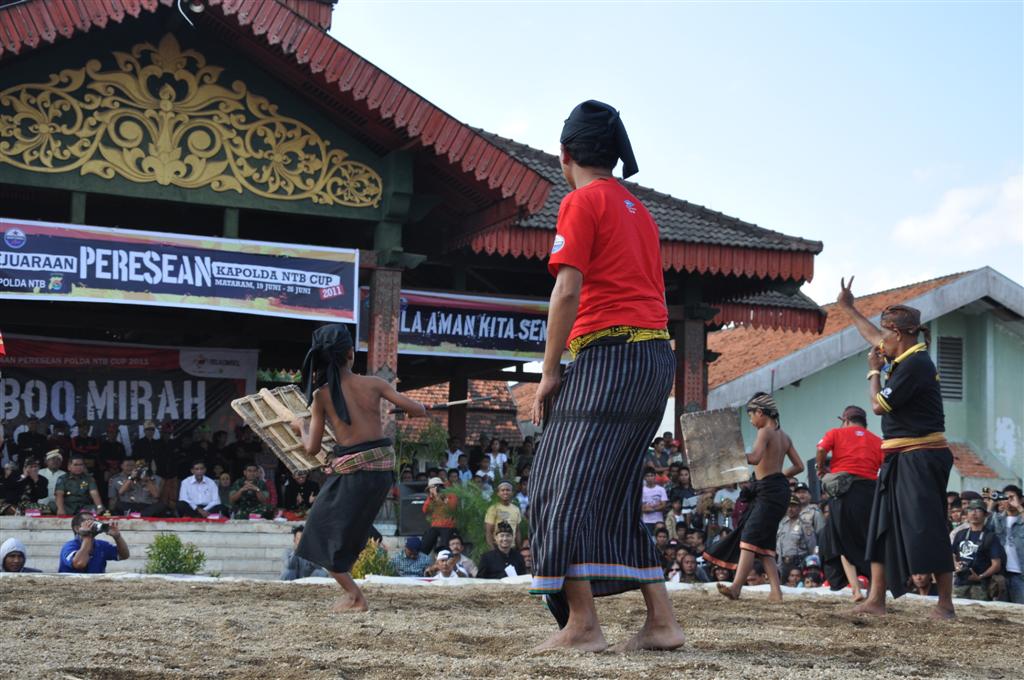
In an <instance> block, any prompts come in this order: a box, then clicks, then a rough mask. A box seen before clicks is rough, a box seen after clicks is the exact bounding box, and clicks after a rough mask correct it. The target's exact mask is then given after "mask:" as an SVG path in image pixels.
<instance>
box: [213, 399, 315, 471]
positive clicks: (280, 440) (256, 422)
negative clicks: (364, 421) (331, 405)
mask: <svg viewBox="0 0 1024 680" xmlns="http://www.w3.org/2000/svg"><path fill="white" fill-rule="evenodd" d="M231 408H233V409H234V410H235V413H237V414H238V415H240V416H241V417H242V420H244V421H245V424H246V425H248V426H249V427H251V428H252V431H253V432H255V433H256V434H257V435H258V436H259V438H260V439H262V440H263V443H264V444H266V445H267V448H269V449H270V450H271V451H273V452H274V455H275V456H277V457H278V458H279V459H280V460H281V462H283V463H284V464H285V465H286V466H288V469H289V470H290V471H291V473H292V474H293V475H294V474H298V473H300V472H303V473H308V472H309V471H311V470H316V469H318V468H321V467H323V466H324V465H326V464H327V459H328V456H329V455H330V454H331V452H332V450H333V449H334V444H335V441H334V432H332V431H331V426H330V424H327V423H325V424H324V436H323V438H322V440H321V448H320V452H319V453H317V454H316V455H315V456H311V455H309V454H308V453H306V448H305V447H304V446H303V445H302V440H301V439H300V438H299V436H298V435H296V434H295V433H294V432H292V428H291V422H292V419H294V418H308V417H309V415H310V414H309V407H308V406H307V405H306V398H305V395H304V394H303V393H302V390H300V389H299V388H298V387H297V386H295V385H286V386H285V387H278V388H277V389H274V390H267V389H262V390H260V391H259V393H258V394H250V395H249V396H247V397H242V398H241V399H235V400H234V401H233V402H231Z"/></svg>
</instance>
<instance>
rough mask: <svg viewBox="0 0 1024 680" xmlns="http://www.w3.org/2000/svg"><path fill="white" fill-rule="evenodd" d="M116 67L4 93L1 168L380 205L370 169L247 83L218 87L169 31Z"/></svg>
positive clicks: (92, 63)
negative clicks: (287, 113)
mask: <svg viewBox="0 0 1024 680" xmlns="http://www.w3.org/2000/svg"><path fill="white" fill-rule="evenodd" d="M114 59H115V61H116V62H117V65H118V70H113V71H102V70H101V64H100V62H99V61H98V60H96V59H92V60H89V61H88V62H87V63H86V65H85V68H81V69H65V70H63V71H61V72H60V73H57V74H52V75H51V76H50V80H49V82H46V83H29V84H22V85H15V86H13V87H10V88H8V89H6V90H3V91H2V92H0V163H6V164H8V165H12V166H14V167H16V168H20V169H22V170H29V171H32V172H51V173H57V172H71V171H73V170H79V172H80V173H81V174H82V175H90V174H91V175H99V176H100V177H103V178H104V179H113V178H114V177H115V176H120V177H123V178H124V179H127V180H129V181H132V182H140V183H149V182H156V183H157V184H160V185H163V186H178V187H184V188H186V189H195V188H200V187H209V188H210V189H213V190H214V191H236V192H238V193H243V190H245V191H249V192H251V193H253V194H255V195H257V196H262V197H264V198H271V199H277V200H290V201H298V200H307V199H308V200H310V201H312V202H313V203H317V204H321V205H344V206H350V207H354V208H363V207H371V206H377V205H378V204H379V203H380V199H381V189H382V182H381V177H380V175H379V174H378V173H377V172H376V171H374V170H373V169H372V168H371V167H369V166H367V165H365V164H363V163H358V162H356V161H350V160H346V158H347V156H348V154H347V153H345V152H344V151H342V150H340V149H331V148H329V145H330V143H329V142H328V141H326V140H324V139H322V138H321V137H320V136H319V135H318V134H317V133H316V132H315V131H314V130H313V129H312V128H310V127H309V126H308V125H306V124H305V123H303V122H302V121H299V120H296V119H295V118H289V117H287V116H283V115H281V114H279V113H278V112H277V106H275V105H274V104H271V103H270V102H269V101H267V99H266V98H265V97H261V96H259V95H255V94H253V93H252V92H249V91H248V88H247V87H246V85H245V83H243V82H241V81H239V80H236V81H234V82H233V83H231V86H230V88H228V87H225V86H224V85H221V84H219V83H218V81H219V80H220V76H221V73H222V72H223V70H224V69H223V68H221V67H219V66H209V65H207V63H206V57H204V56H203V55H202V54H200V53H199V52H197V51H195V50H185V51H182V49H181V47H180V46H179V45H178V41H177V40H176V39H175V38H174V36H173V35H171V34H167V35H165V36H164V37H163V39H161V40H160V44H159V45H158V46H157V47H153V45H152V44H151V43H142V44H139V45H136V46H134V47H133V48H132V50H131V54H127V53H125V52H114Z"/></svg>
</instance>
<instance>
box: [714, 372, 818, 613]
mask: <svg viewBox="0 0 1024 680" xmlns="http://www.w3.org/2000/svg"><path fill="white" fill-rule="evenodd" d="M747 417H749V418H750V424H751V425H753V426H754V427H756V428H757V439H755V440H754V446H753V448H752V449H751V451H750V453H748V454H747V462H748V463H750V464H751V465H753V466H754V476H755V481H754V483H753V484H752V485H751V486H750V490H749V492H748V493H749V494H750V495H749V504H748V505H747V509H746V511H745V512H744V513H743V516H742V517H740V521H739V522H738V523H737V524H736V529H735V530H734V531H733V532H732V533H731V534H729V536H728V537H727V538H725V539H723V540H721V541H719V542H718V543H716V544H715V545H714V546H713V547H712V548H711V549H710V550H708V551H706V552H705V553H704V559H706V560H708V561H709V562H711V563H712V564H717V565H718V566H721V567H725V568H726V569H735V570H736V575H735V577H734V578H733V581H732V584H730V585H726V584H724V583H719V584H718V592H720V593H721V594H722V595H725V596H726V597H728V598H729V599H730V600H735V599H737V598H739V596H740V591H742V590H743V584H744V583H746V582H747V576H748V575H749V574H750V570H751V569H753V567H754V558H755V557H756V556H760V558H761V562H762V563H763V564H764V570H765V574H766V575H767V576H768V581H769V582H770V583H771V588H772V591H771V595H770V596H769V597H768V600H769V601H771V602H782V588H781V587H780V586H781V584H780V581H779V569H778V567H777V566H776V565H775V539H776V532H777V531H778V528H779V522H780V521H782V518H783V517H784V516H785V514H786V508H787V507H788V506H789V497H790V491H789V481H788V478H789V477H793V476H794V475H798V474H800V473H801V472H803V470H804V464H803V461H801V460H800V455H799V454H797V452H796V449H795V448H793V440H791V439H790V438H789V435H788V434H786V433H785V432H783V431H782V428H780V427H779V409H778V407H777V406H776V405H775V400H774V399H772V398H771V396H770V395H767V394H765V393H764V392H758V393H757V394H755V395H754V396H753V398H751V400H750V401H748V402H747ZM787 457H788V458H789V460H790V461H791V462H792V465H791V466H790V467H788V468H787V469H786V470H785V471H783V470H782V464H783V463H784V462H785V460H786V458H787Z"/></svg>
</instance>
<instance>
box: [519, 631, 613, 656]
mask: <svg viewBox="0 0 1024 680" xmlns="http://www.w3.org/2000/svg"><path fill="white" fill-rule="evenodd" d="M558 649H576V650H579V651H581V652H603V651H604V650H606V649H608V642H607V641H606V640H605V639H604V633H603V632H602V631H601V627H600V626H594V627H593V628H577V627H574V626H571V625H570V626H566V627H565V628H562V629H561V630H558V631H556V632H554V633H552V634H551V637H549V638H548V639H547V640H545V641H544V642H542V643H540V644H539V645H537V646H536V647H534V648H533V649H532V650H531V652H532V653H533V654H540V653H543V652H550V651H553V650H558Z"/></svg>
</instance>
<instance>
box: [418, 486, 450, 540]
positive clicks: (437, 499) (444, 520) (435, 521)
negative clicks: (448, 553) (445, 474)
mask: <svg viewBox="0 0 1024 680" xmlns="http://www.w3.org/2000/svg"><path fill="white" fill-rule="evenodd" d="M458 508H459V497H458V496H456V495H455V494H454V493H451V492H447V491H446V490H445V486H444V480H443V479H441V478H440V477H431V478H430V480H428V481H427V500H426V501H424V503H423V514H424V515H426V516H427V520H428V521H429V522H430V526H429V527H428V528H427V530H426V532H424V534H423V546H422V547H421V550H422V551H423V552H425V553H427V554H428V555H429V554H430V553H432V552H434V546H435V545H439V546H441V548H445V547H447V546H448V541H449V540H451V537H452V535H453V534H454V533H455V511H456V510H458Z"/></svg>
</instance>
